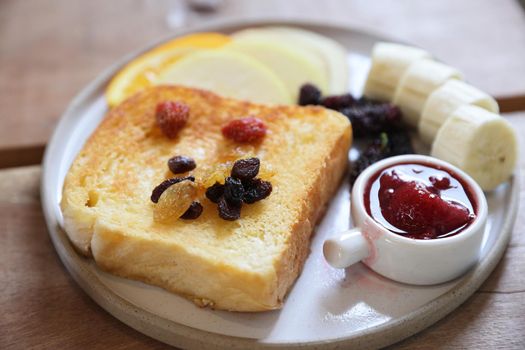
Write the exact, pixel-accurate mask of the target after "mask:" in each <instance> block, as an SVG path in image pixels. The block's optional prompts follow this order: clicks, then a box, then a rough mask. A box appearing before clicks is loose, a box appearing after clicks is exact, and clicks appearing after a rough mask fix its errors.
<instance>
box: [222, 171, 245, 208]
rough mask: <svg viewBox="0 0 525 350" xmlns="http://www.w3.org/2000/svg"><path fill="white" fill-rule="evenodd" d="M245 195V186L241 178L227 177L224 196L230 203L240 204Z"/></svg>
mask: <svg viewBox="0 0 525 350" xmlns="http://www.w3.org/2000/svg"><path fill="white" fill-rule="evenodd" d="M243 196H244V187H243V186H242V182H241V180H239V179H236V178H234V177H227V178H226V181H225V183H224V198H226V200H227V201H228V202H229V203H233V204H239V203H241V202H242V199H243Z"/></svg>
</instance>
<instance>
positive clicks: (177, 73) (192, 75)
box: [159, 49, 292, 104]
mask: <svg viewBox="0 0 525 350" xmlns="http://www.w3.org/2000/svg"><path fill="white" fill-rule="evenodd" d="M159 83H162V84H180V85H186V86H189V87H194V88H200V89H206V90H211V91H213V92H215V93H217V94H219V95H222V96H225V97H233V98H236V99H241V100H249V101H253V102H259V103H275V104H291V103H292V99H291V95H290V93H289V92H288V90H287V88H286V86H285V84H284V83H283V81H282V80H281V79H279V78H278V77H277V75H276V74H275V73H274V72H272V70H270V69H269V68H268V67H266V66H265V65H264V64H262V63H260V62H259V61H257V60H256V59H254V58H252V57H250V56H248V55H244V54H242V53H239V52H236V51H233V50H227V49H216V50H203V51H198V52H195V53H191V54H188V55H187V56H185V57H184V58H182V59H180V60H179V61H177V62H176V63H174V64H173V65H171V66H169V67H166V68H165V69H164V70H163V71H161V72H160V73H159Z"/></svg>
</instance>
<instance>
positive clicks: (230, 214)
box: [217, 197, 242, 221]
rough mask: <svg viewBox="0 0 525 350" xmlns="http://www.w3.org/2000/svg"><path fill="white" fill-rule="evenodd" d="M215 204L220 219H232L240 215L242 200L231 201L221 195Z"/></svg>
mask: <svg viewBox="0 0 525 350" xmlns="http://www.w3.org/2000/svg"><path fill="white" fill-rule="evenodd" d="M217 204H218V206H217V208H218V209H219V217H220V218H221V219H224V220H228V221H233V220H237V219H238V218H240V217H241V207H242V202H240V203H231V202H228V201H227V200H226V198H224V197H221V198H220V199H219V202H218V203H217Z"/></svg>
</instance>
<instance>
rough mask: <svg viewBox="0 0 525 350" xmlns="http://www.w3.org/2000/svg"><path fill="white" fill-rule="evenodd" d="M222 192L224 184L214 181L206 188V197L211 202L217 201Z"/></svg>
mask: <svg viewBox="0 0 525 350" xmlns="http://www.w3.org/2000/svg"><path fill="white" fill-rule="evenodd" d="M223 194H224V185H222V184H220V183H218V182H216V183H215V184H214V185H212V186H211V187H210V188H208V189H207V190H206V197H207V198H208V199H209V200H210V201H212V202H213V203H217V202H218V201H219V199H220V198H221V197H222V195H223Z"/></svg>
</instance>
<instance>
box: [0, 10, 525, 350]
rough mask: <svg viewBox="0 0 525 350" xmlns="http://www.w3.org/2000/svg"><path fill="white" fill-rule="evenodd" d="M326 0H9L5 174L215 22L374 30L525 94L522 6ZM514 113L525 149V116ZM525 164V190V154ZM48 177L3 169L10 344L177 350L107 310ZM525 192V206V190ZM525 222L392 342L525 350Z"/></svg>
mask: <svg viewBox="0 0 525 350" xmlns="http://www.w3.org/2000/svg"><path fill="white" fill-rule="evenodd" d="M320 3H321V2H319V1H317V0H305V1H302V2H291V1H290V2H287V1H278V0H271V1H268V0H266V1H233V0H230V1H224V3H223V5H222V7H221V8H220V9H219V11H218V12H215V13H197V12H194V11H189V10H188V9H187V8H185V5H184V3H182V2H180V1H179V2H178V1H160V0H159V1H147V0H135V1H132V0H126V1H118V2H117V1H112V2H107V1H103V0H97V1H94V0H92V1H85V2H73V1H67V0H38V1H37V0H29V1H14V0H3V1H2V2H0V118H1V119H0V120H1V124H0V125H1V127H0V168H3V167H6V166H14V165H18V166H19V165H23V164H37V163H38V162H39V156H40V153H41V149H42V145H43V144H44V143H45V141H46V140H47V139H48V137H49V135H50V133H51V131H52V130H53V127H54V125H55V123H56V121H57V119H58V117H59V115H60V114H61V112H62V111H63V110H64V108H65V106H66V105H67V103H68V102H69V100H70V99H71V98H72V97H73V96H74V95H75V94H76V93H77V92H78V91H79V90H80V89H81V88H82V86H84V85H85V84H86V83H87V82H88V81H89V80H90V79H92V78H94V77H95V76H96V75H97V74H98V73H99V72H100V71H101V70H102V69H103V68H104V67H106V66H108V65H109V64H111V63H112V62H113V61H114V60H116V59H117V58H119V57H120V56H122V55H124V54H125V53H127V52H129V51H132V50H134V49H136V48H138V47H140V46H142V45H144V44H146V43H148V42H150V41H152V40H155V39H157V38H159V37H161V36H165V35H166V34H167V33H169V31H170V30H172V29H175V28H176V27H177V26H181V25H182V26H185V25H187V24H194V23H201V22H204V21H207V20H211V19H217V18H239V17H250V18H255V17H274V18H275V17H277V18H307V19H314V20H325V21H326V20H329V21H330V22H337V23H343V24H346V25H351V26H354V27H358V28H362V29H367V30H374V31H376V32H379V33H385V34H389V35H393V36H396V37H398V38H400V39H403V40H406V41H410V42H414V43H415V44H418V45H420V46H422V47H425V48H427V49H428V50H429V51H431V52H433V53H435V54H436V56H438V57H440V58H441V59H443V60H444V61H446V62H448V63H450V64H452V65H454V66H457V67H459V68H461V69H462V70H463V71H464V72H465V73H466V75H467V77H468V78H469V80H470V81H471V82H472V83H473V84H475V85H477V86H479V87H480V88H483V89H485V90H486V91H488V92H490V93H492V94H494V95H497V96H502V97H505V98H506V99H505V100H504V101H506V102H508V101H512V100H511V99H509V97H512V96H515V95H523V94H525V79H523V78H524V77H525V15H524V12H523V11H522V10H521V8H520V7H519V5H518V3H517V2H515V1H513V0H503V1H498V2H496V1H490V0H480V1H477V0H468V1H462V2H459V1H453V0H447V1H439V2H432V3H430V2H426V1H425V2H423V1H420V2H413V1H408V0H406V1H398V2H395V3H393V2H391V1H388V0H383V1H374V2H365V1H342V0H333V1H323V2H322V4H323V5H322V7H323V8H322V11H320V10H319V7H320V6H321V5H320ZM181 9H182V10H183V11H182V13H183V15H182V16H179V15H177V14H178V13H179V14H180V13H181V12H180V11H179V10H181ZM166 14H171V15H170V16H169V20H166ZM514 101H516V100H514ZM518 102H519V100H518ZM515 106H517V105H514V107H515ZM514 107H513V108H514ZM505 117H507V118H509V120H510V121H511V122H512V123H513V125H514V126H515V127H516V129H517V131H518V133H519V135H520V136H522V139H521V140H520V142H521V143H522V145H521V146H522V147H521V149H522V150H524V149H525V147H524V144H523V136H525V113H524V112H518V113H513V114H506V115H505ZM519 168H520V170H521V173H520V174H521V175H520V176H521V183H522V184H523V183H524V181H523V180H524V174H525V154H524V153H523V152H522V155H521V158H520V164H519ZM40 172H41V170H40V167H39V166H38V165H33V166H26V167H20V166H19V167H16V168H10V169H4V170H0V228H1V233H0V247H1V248H0V252H1V254H0V282H1V285H0V310H1V311H2V317H1V318H0V349H6V348H7V349H26V348H49V349H69V348H75V349H77V348H79V349H88V348H90V349H92V348H95V349H106V348H112V349H120V348H121V349H144V348H147V349H165V348H168V347H167V346H166V345H163V344H161V343H159V342H157V341H155V340H152V339H150V338H148V337H146V336H143V335H142V334H140V333H138V332H136V331H134V330H132V329H130V328H129V327H127V326H125V325H124V324H122V323H120V322H119V321H118V320H116V319H114V318H113V317H112V316H110V315H109V314H107V313H106V312H105V311H104V310H102V309H101V308H100V307H98V306H97V305H96V304H95V303H94V302H93V301H91V299H89V297H87V296H86V295H85V294H84V292H83V291H82V290H81V289H80V288H79V287H78V286H77V285H76V284H75V282H74V281H73V280H72V279H71V278H70V277H69V275H68V273H67V271H66V270H65V269H64V267H63V266H62V264H61V263H60V261H59V259H58V257H57V255H56V253H55V251H54V249H53V247H52V245H51V242H50V239H49V237H48V234H47V230H46V228H45V224H44V220H43V216H42V212H41V208H40V200H39V180H40ZM522 187H523V185H522ZM520 198H521V203H522V205H521V208H523V206H524V203H525V190H523V189H522V190H521V192H520ZM524 227H525V211H524V210H523V209H520V212H519V214H518V218H517V222H516V225H515V229H514V233H513V237H512V240H511V243H510V245H509V247H508V249H507V251H506V254H505V256H504V258H503V259H502V261H501V262H500V264H499V265H498V267H497V268H496V270H495V271H494V272H493V273H492V275H491V276H490V277H489V279H488V280H487V281H486V282H485V283H484V284H483V285H482V287H481V288H480V289H479V290H478V291H477V292H476V293H475V294H474V295H473V296H472V297H471V298H470V299H469V300H468V301H467V302H466V303H464V304H463V305H462V306H461V307H459V308H458V309H457V310H456V311H454V312H453V313H451V314H450V315H449V316H447V317H446V318H445V319H443V320H442V321H440V322H438V323H437V324H435V325H434V326H432V327H430V328H429V329H427V330H425V331H423V332H421V333H419V334H417V335H415V336H413V337H411V338H409V339H407V340H405V341H403V342H401V343H398V344H396V345H394V346H392V348H396V349H423V348H424V349H427V348H487V349H489V348H505V349H523V348H525V233H524V231H525V229H524Z"/></svg>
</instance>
